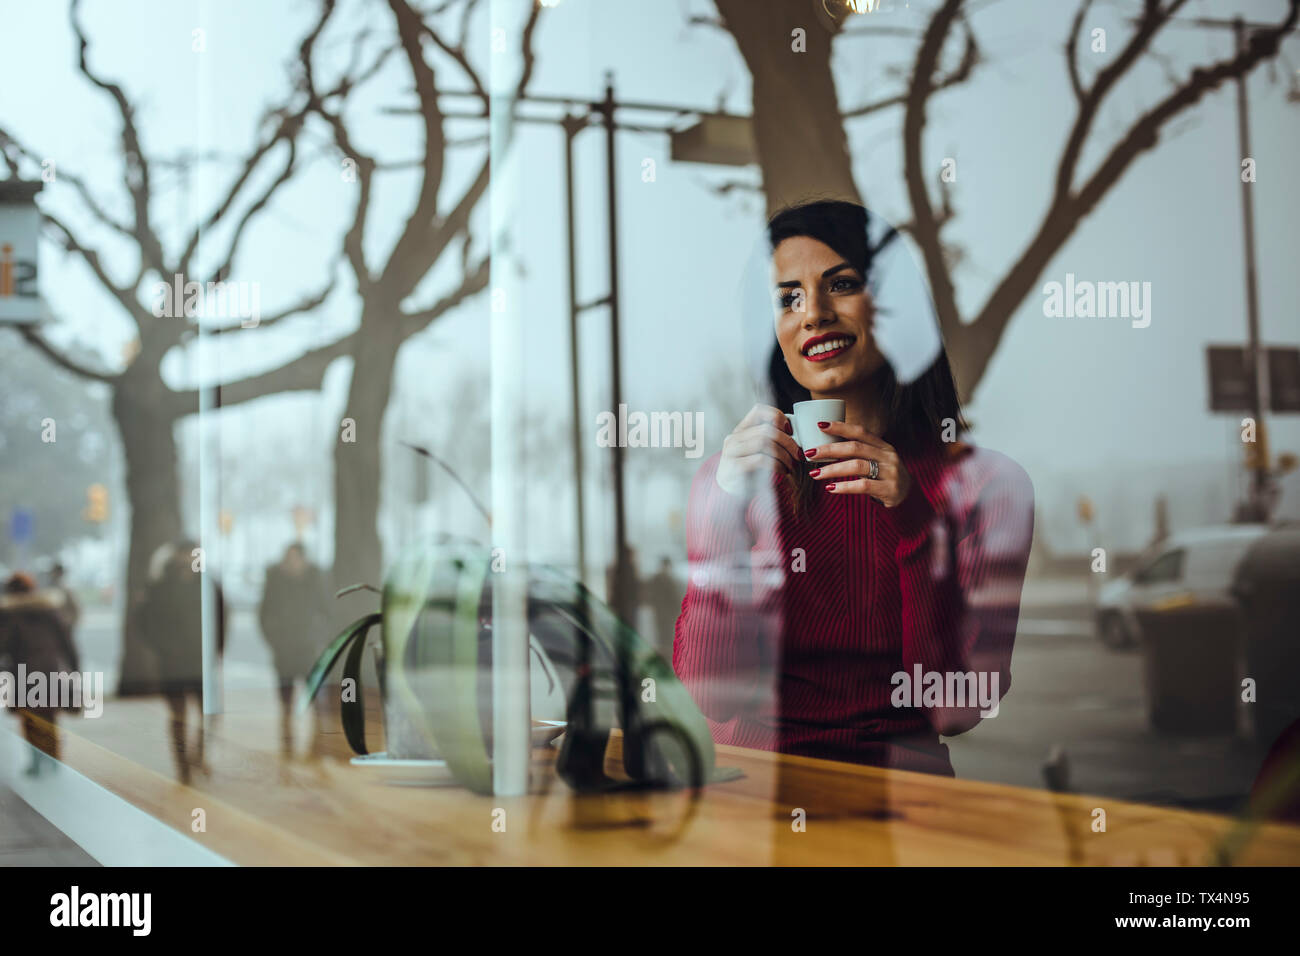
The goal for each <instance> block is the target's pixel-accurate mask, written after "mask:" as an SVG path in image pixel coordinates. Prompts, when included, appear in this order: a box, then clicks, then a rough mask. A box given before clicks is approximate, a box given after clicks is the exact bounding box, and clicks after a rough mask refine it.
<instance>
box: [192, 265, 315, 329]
mask: <svg viewBox="0 0 1300 956" xmlns="http://www.w3.org/2000/svg"><path fill="white" fill-rule="evenodd" d="M334 285H335V279H334V277H333V276H331V277H330V280H329V282H327V283H326V284H325V286H324V288H322V289H321V290H320V291H319V292H312V293H309V294H307V295H306V296H304V297H303V298H302V299H300V300H299V301H298V302H297V303H295V304H294V305H291V306H289V307H288V308H285V309H282V310H280V311H279V312H272V313H271V314H270V315H267V316H263V317H261V318H259V319H258V322H257V325H253V326H248V327H245V326H244V325H242V324H240V325H228V326H224V327H222V328H216V329H207V330H205V333H206V334H208V335H229V334H230V333H232V332H251V331H252V330H253V329H264V328H266V327H267V326H270V325H274V324H275V323H276V322H280V321H282V320H284V319H288V318H291V317H293V316H295V315H301V314H303V313H305V312H311V311H313V310H314V309H317V308H319V307H320V306H322V305H324V303H325V300H326V299H328V298H329V297H330V293H331V292H333V291H334Z"/></svg>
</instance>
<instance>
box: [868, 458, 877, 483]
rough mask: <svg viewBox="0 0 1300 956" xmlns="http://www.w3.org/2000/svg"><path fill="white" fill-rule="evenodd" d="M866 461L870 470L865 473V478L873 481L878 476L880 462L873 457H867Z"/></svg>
mask: <svg viewBox="0 0 1300 956" xmlns="http://www.w3.org/2000/svg"><path fill="white" fill-rule="evenodd" d="M867 461H868V462H869V463H870V464H871V471H869V472H868V473H867V478H868V479H869V480H871V481H875V480H876V479H877V478H879V477H880V462H878V461H876V459H874V458H868V459H867Z"/></svg>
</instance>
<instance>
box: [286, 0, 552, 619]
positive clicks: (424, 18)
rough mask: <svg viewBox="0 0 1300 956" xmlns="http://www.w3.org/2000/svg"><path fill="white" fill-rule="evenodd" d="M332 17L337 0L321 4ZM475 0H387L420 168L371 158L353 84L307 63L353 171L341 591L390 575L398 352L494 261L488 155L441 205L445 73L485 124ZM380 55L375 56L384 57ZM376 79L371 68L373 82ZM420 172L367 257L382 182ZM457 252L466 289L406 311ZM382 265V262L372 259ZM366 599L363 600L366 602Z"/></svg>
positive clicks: (339, 462) (339, 532) (338, 475)
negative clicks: (403, 207) (386, 533)
mask: <svg viewBox="0 0 1300 956" xmlns="http://www.w3.org/2000/svg"><path fill="white" fill-rule="evenodd" d="M323 6H324V10H325V16H328V15H329V11H330V10H331V9H332V8H333V6H334V3H333V0H325V3H324V4H323ZM475 6H476V0H459V2H457V0H451V2H447V3H442V4H440V5H438V6H437V7H436V8H435V9H433V10H431V11H429V12H424V11H421V10H420V9H418V8H417V7H415V6H413V5H412V4H411V3H408V2H406V0H388V10H389V13H390V15H391V19H392V22H393V25H394V27H395V33H396V44H395V47H394V48H393V51H390V50H383V51H381V52H380V53H379V54H378V58H385V57H387V56H388V54H389V52H395V53H396V55H397V58H398V59H399V60H400V61H401V62H402V63H403V65H404V68H405V69H406V70H407V71H409V75H410V78H411V83H412V86H413V88H414V92H415V95H416V98H417V100H418V113H417V117H418V123H419V126H420V132H421V139H420V143H421V152H420V154H419V156H418V158H417V159H416V160H415V161H414V162H381V161H380V160H379V159H378V158H377V157H376V155H375V154H374V150H373V149H371V148H368V147H366V146H365V145H364V144H362V143H360V142H358V141H357V139H356V138H355V136H354V135H353V133H352V132H351V131H350V129H349V125H348V122H347V121H346V120H345V118H344V115H343V107H344V105H345V104H346V97H347V95H348V94H350V93H352V92H355V88H356V84H346V83H345V84H340V85H337V86H335V87H333V88H332V89H331V90H330V91H324V92H322V91H321V87H320V86H319V84H320V80H319V78H318V77H317V76H316V73H315V72H314V71H313V69H312V64H311V61H310V58H306V57H305V58H304V60H303V63H304V66H305V70H306V77H305V80H306V84H307V88H308V90H309V91H310V92H309V109H310V111H311V113H312V114H313V116H314V117H316V118H318V119H319V120H320V121H322V122H323V123H324V124H325V127H326V129H327V130H328V133H329V136H330V138H331V139H332V142H333V144H334V146H335V147H336V148H337V149H338V151H339V153H340V154H341V155H342V157H343V159H344V161H345V162H347V163H349V164H350V168H351V169H352V171H353V172H354V173H355V180H356V186H357V198H356V205H355V208H354V211H353V215H352V221H351V226H350V227H349V229H348V231H347V234H346V235H345V236H344V239H343V253H344V258H345V260H346V262H347V264H348V266H349V268H350V270H351V272H352V274H353V276H354V277H355V281H356V288H357V295H358V297H359V299H360V310H361V320H360V326H359V328H358V329H357V332H356V333H355V335H354V336H353V337H352V338H351V340H350V342H349V347H348V354H350V355H351V356H352V359H353V367H352V379H351V383H350V385H349V389H348V396H347V403H346V406H345V411H344V415H345V417H347V418H349V419H351V420H352V423H353V425H354V437H355V441H348V442H339V443H338V445H337V446H336V448H335V453H334V466H335V467H334V486H335V494H334V502H335V509H336V520H335V532H334V534H335V550H334V579H335V581H336V583H337V584H338V585H339V586H340V587H342V586H345V585H349V584H353V583H358V582H374V581H375V580H377V579H378V578H379V577H380V576H382V571H383V568H382V549H381V544H380V539H379V530H378V521H377V518H378V511H379V490H380V483H379V476H380V462H381V453H380V434H381V427H382V422H383V416H384V412H385V409H386V408H387V407H388V403H389V397H390V395H391V393H392V387H393V372H394V367H395V363H396V359H397V354H398V352H399V350H400V349H401V347H402V345H403V344H404V343H406V342H407V341H408V340H409V339H410V338H411V337H412V336H414V335H416V334H418V333H419V332H421V331H422V330H424V329H425V328H427V327H428V326H429V324H430V323H431V322H433V321H434V320H435V319H437V318H438V317H440V316H442V315H444V314H445V313H446V312H448V311H449V310H450V309H452V308H454V307H455V306H457V305H459V304H461V303H462V302H464V301H465V300H466V299H467V298H469V297H470V296H472V295H474V294H476V293H478V292H480V291H482V290H483V289H485V288H486V287H487V284H488V278H489V261H488V256H487V253H486V252H483V253H481V254H477V255H476V254H475V250H474V243H473V236H472V235H471V228H470V218H471V214H472V213H473V212H474V209H475V207H476V206H477V205H478V204H479V201H480V200H481V199H482V198H483V196H484V194H485V193H486V191H487V186H488V180H489V173H490V164H489V157H488V156H487V155H486V150H485V155H484V156H483V158H482V160H481V162H480V163H479V165H478V169H477V172H476V174H475V175H474V177H473V178H472V179H471V180H470V182H469V185H468V186H467V187H465V188H464V189H463V190H461V191H459V192H458V193H457V194H456V195H454V196H453V197H451V198H446V199H445V198H444V197H443V195H442V194H443V193H444V192H445V191H446V188H447V186H448V183H447V182H446V179H447V177H446V175H445V173H446V168H447V154H448V151H449V150H450V149H452V148H455V147H456V146H458V145H460V143H459V141H457V140H456V139H454V138H453V136H452V135H451V133H450V132H449V130H448V128H447V127H448V124H449V122H450V121H451V120H452V119H453V118H452V117H448V116H447V115H445V113H444V110H443V107H442V105H441V99H442V97H443V95H444V93H445V92H446V90H445V89H444V88H443V87H441V86H440V85H439V82H440V76H439V71H440V70H441V69H442V67H443V65H448V66H451V67H452V68H453V69H454V72H455V73H457V74H459V75H460V78H461V85H460V86H459V87H452V89H460V90H463V89H464V84H465V83H468V84H469V89H470V90H471V91H472V92H473V93H474V96H475V99H476V100H477V101H478V103H479V105H480V108H481V115H482V117H483V118H484V119H485V120H486V118H487V115H488V109H489V105H490V103H489V96H488V93H487V91H486V88H485V87H484V85H483V83H482V81H481V79H480V77H479V73H478V71H477V69H476V67H475V66H474V64H473V62H472V61H471V59H470V57H469V55H468V53H467V51H466V42H467V31H468V27H469V21H470V16H471V13H472V12H473V10H474V8H475ZM540 12H541V6H540V5H539V4H533V5H532V9H531V11H530V13H529V16H528V18H527V21H526V23H525V25H524V27H523V31H522V35H521V40H520V44H521V50H522V70H521V73H520V76H519V78H518V83H517V88H516V95H520V94H522V93H523V91H524V90H525V88H526V87H527V84H528V82H529V80H530V79H531V77H532V72H533V52H532V38H533V32H534V29H535V28H536V25H537V22H538V16H539V14H540ZM448 17H454V18H455V19H456V20H457V21H458V22H459V34H458V35H457V36H456V37H455V38H454V39H448V38H447V37H446V35H445V33H446V31H443V30H441V29H439V28H438V27H437V23H438V22H439V20H440V19H446V18H448ZM378 58H377V59H378ZM370 72H371V71H367V75H368V74H369V73H370ZM412 168H413V169H415V170H416V173H417V177H418V186H417V190H416V195H415V199H414V202H413V204H412V206H411V210H410V213H409V214H408V215H407V217H406V220H405V222H404V224H403V227H402V229H401V232H400V234H399V235H398V237H397V239H396V241H395V242H393V243H392V244H391V245H390V246H389V248H388V249H387V251H386V252H384V253H383V254H382V255H381V256H379V257H377V258H378V260H379V261H368V260H367V257H366V253H365V251H364V250H365V249H366V248H367V247H372V246H373V243H371V242H368V241H367V236H368V230H369V229H371V228H372V227H373V226H374V222H373V218H374V217H372V216H371V215H370V212H371V208H370V202H371V197H372V195H373V190H374V183H375V179H376V177H377V176H378V175H379V174H382V173H385V172H391V171H394V170H405V169H412ZM449 252H452V253H456V252H459V255H460V257H461V272H462V279H461V281H460V283H459V284H458V285H457V286H456V287H455V288H453V289H452V290H451V291H449V292H447V293H446V294H445V295H443V296H442V297H441V298H440V299H438V300H437V301H436V302H433V303H432V304H430V305H427V306H422V307H416V308H414V309H412V308H404V307H403V303H404V302H405V301H406V300H407V299H408V298H409V297H411V296H412V294H413V293H414V292H415V291H416V289H417V286H418V285H419V284H420V282H421V280H423V279H424V277H425V276H426V275H428V273H429V271H430V270H431V269H432V268H433V267H434V265H435V264H436V263H437V262H438V261H439V260H440V259H441V258H442V257H443V256H444V255H445V254H448V253H449ZM372 258H373V257H372ZM360 599H364V595H361V596H360Z"/></svg>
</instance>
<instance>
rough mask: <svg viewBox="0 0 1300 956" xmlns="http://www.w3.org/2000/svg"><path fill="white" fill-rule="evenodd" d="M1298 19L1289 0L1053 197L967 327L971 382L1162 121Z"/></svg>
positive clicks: (1241, 69) (1271, 45)
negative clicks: (1071, 187) (1280, 13)
mask: <svg viewBox="0 0 1300 956" xmlns="http://www.w3.org/2000/svg"><path fill="white" fill-rule="evenodd" d="M1297 19H1300V0H1290V11H1289V13H1288V14H1287V17H1286V19H1285V20H1283V21H1282V22H1281V23H1279V24H1278V25H1277V26H1276V27H1273V28H1271V29H1268V30H1261V31H1259V32H1256V33H1255V34H1253V35H1252V36H1251V38H1250V43H1249V45H1248V46H1247V48H1246V50H1245V51H1243V52H1242V53H1240V54H1238V55H1236V56H1234V57H1233V58H1232V59H1230V60H1223V61H1220V62H1218V63H1216V64H1214V65H1213V66H1211V67H1209V68H1203V67H1201V68H1197V69H1194V70H1193V71H1192V73H1191V76H1190V78H1189V79H1188V80H1187V81H1186V82H1185V83H1184V84H1183V86H1182V87H1180V88H1179V89H1177V90H1175V91H1174V92H1173V93H1171V94H1169V95H1168V96H1167V97H1165V99H1163V100H1162V101H1160V102H1159V103H1158V104H1157V105H1156V106H1154V107H1152V108H1151V109H1150V110H1148V111H1147V112H1146V113H1145V114H1144V115H1143V116H1141V117H1140V118H1139V119H1138V120H1137V121H1136V122H1135V123H1134V124H1133V126H1132V127H1131V128H1130V129H1129V131H1128V133H1126V134H1125V135H1124V137H1122V138H1121V139H1120V140H1119V142H1118V143H1116V145H1115V146H1114V147H1113V148H1112V149H1111V151H1110V153H1109V154H1108V155H1107V156H1106V158H1105V159H1104V160H1103V161H1102V162H1101V165H1100V166H1099V167H1098V168H1097V170H1096V171H1095V172H1094V173H1093V175H1092V177H1091V178H1090V179H1089V180H1088V181H1087V183H1085V184H1084V186H1083V188H1082V189H1080V190H1079V192H1078V193H1077V194H1075V195H1067V196H1065V197H1061V198H1058V199H1056V200H1054V201H1053V203H1052V205H1051V206H1050V207H1049V209H1048V211H1047V213H1046V215H1045V216H1044V218H1043V221H1042V224H1041V225H1040V226H1039V229H1038V232H1037V233H1036V234H1035V236H1034V237H1033V239H1032V240H1031V241H1030V243H1029V245H1028V247H1027V248H1026V249H1025V251H1024V253H1022V254H1021V256H1020V257H1019V258H1018V259H1017V261H1016V263H1015V265H1014V266H1013V267H1012V269H1011V271H1010V272H1008V273H1007V275H1006V276H1005V277H1004V278H1003V280H1002V282H1001V283H999V284H998V286H997V288H996V289H994V290H993V293H992V294H991V295H990V296H989V299H988V301H987V302H986V303H985V305H984V307H983V308H982V309H981V310H980V312H979V314H978V315H977V316H976V318H975V321H974V322H972V323H971V324H970V326H968V327H967V333H968V334H967V343H966V344H967V346H968V349H967V355H968V358H969V364H968V370H969V373H970V374H971V375H973V376H974V377H973V378H972V379H971V381H972V382H976V381H978V380H979V377H980V376H982V375H983V372H984V369H985V368H986V367H987V365H988V362H989V360H990V359H991V358H992V356H993V352H994V351H995V350H996V348H997V345H998V342H999V340H1000V339H1001V336H1002V333H1003V332H1004V331H1005V329H1006V326H1007V323H1008V322H1009V321H1010V318H1011V315H1012V313H1013V312H1014V311H1015V308H1016V306H1017V305H1018V304H1019V303H1020V302H1021V301H1023V300H1024V297H1025V296H1026V295H1027V294H1028V293H1029V290H1030V289H1032V288H1033V285H1034V283H1035V282H1037V280H1038V277H1039V276H1040V275H1042V272H1043V270H1044V269H1045V268H1046V267H1047V264H1048V263H1049V262H1050V261H1051V259H1052V257H1053V256H1054V255H1056V253H1057V252H1058V251H1059V250H1060V248H1061V247H1062V246H1063V245H1064V244H1065V242H1066V240H1068V239H1069V237H1070V236H1071V235H1072V234H1073V233H1074V231H1075V230H1076V229H1077V228H1078V226H1079V223H1080V222H1081V221H1082V219H1083V217H1084V216H1086V215H1087V214H1088V213H1089V212H1091V211H1092V210H1093V209H1094V208H1095V207H1096V205H1097V204H1098V203H1099V202H1100V201H1101V199H1102V197H1103V196H1104V195H1105V194H1106V193H1107V192H1108V191H1109V190H1110V189H1111V187H1113V186H1114V185H1115V183H1117V182H1118V181H1119V179H1120V177H1121V176H1122V175H1123V174H1124V172H1125V171H1126V170H1127V169H1128V167H1129V166H1130V165H1132V163H1133V162H1134V161H1135V160H1136V159H1137V158H1138V157H1139V156H1140V155H1142V154H1143V153H1144V152H1146V151H1148V150H1150V149H1152V148H1154V147H1155V146H1156V144H1157V143H1158V142H1159V137H1160V131H1161V129H1162V128H1163V127H1164V125H1165V124H1166V123H1168V122H1169V121H1170V120H1171V119H1172V118H1173V117H1175V116H1176V115H1178V114H1179V113H1181V112H1183V111H1185V110H1187V109H1188V108H1190V107H1191V106H1193V105H1195V104H1196V103H1197V102H1198V101H1199V100H1201V99H1202V98H1203V97H1204V96H1205V95H1206V94H1207V93H1209V92H1211V91H1213V90H1215V89H1217V88H1218V87H1220V86H1221V85H1223V83H1225V82H1227V81H1229V80H1234V79H1237V78H1238V77H1241V76H1244V75H1245V74H1247V73H1248V72H1250V71H1251V70H1252V69H1253V68H1254V67H1255V66H1257V65H1258V64H1259V63H1260V62H1262V61H1263V60H1264V59H1266V58H1268V57H1271V56H1275V55H1276V54H1277V53H1278V51H1279V50H1280V48H1281V43H1282V38H1283V37H1284V36H1285V35H1286V34H1288V33H1289V32H1291V30H1293V29H1294V28H1295V25H1296V22H1297ZM1094 88H1095V87H1094Z"/></svg>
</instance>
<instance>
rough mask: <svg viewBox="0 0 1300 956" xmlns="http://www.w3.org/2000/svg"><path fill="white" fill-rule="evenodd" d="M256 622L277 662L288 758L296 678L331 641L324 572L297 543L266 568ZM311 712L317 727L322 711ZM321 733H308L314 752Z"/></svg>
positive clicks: (284, 747)
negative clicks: (310, 734)
mask: <svg viewBox="0 0 1300 956" xmlns="http://www.w3.org/2000/svg"><path fill="white" fill-rule="evenodd" d="M258 621H259V622H260V624H261V626H262V636H263V637H264V638H265V639H266V643H267V644H268V645H269V646H270V648H271V656H272V658H273V659H274V661H275V673H276V677H277V680H278V692H279V697H280V751H281V754H282V756H283V757H284V758H285V759H288V758H290V757H292V756H293V688H294V683H295V682H296V681H297V680H299V679H300V678H305V677H306V676H307V674H308V673H309V672H310V671H311V668H312V665H313V664H314V663H315V662H316V658H317V657H318V656H319V655H320V652H321V650H322V649H323V648H324V646H325V644H326V642H327V641H328V640H329V633H328V632H329V602H328V592H327V590H326V581H325V574H324V572H323V571H321V569H320V568H318V567H316V565H314V564H312V563H311V562H309V561H308V560H307V556H306V552H305V551H304V549H303V546H302V544H300V543H299V542H297V541H295V542H294V543H293V544H291V545H289V547H288V549H287V550H286V551H285V553H284V557H283V558H282V559H281V560H280V562H279V563H278V564H273V565H271V567H269V568H267V569H266V587H265V589H264V590H263V592H262V604H261V607H260V608H259V609H258ZM317 699H318V700H321V699H322V698H319V697H318V698H317ZM313 714H314V721H315V727H316V728H317V730H318V729H319V720H320V712H319V710H317V711H314V712H313ZM319 738H320V734H319V732H315V733H313V734H312V753H313V754H315V753H317V752H318V749H317V748H318V741H319Z"/></svg>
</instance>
